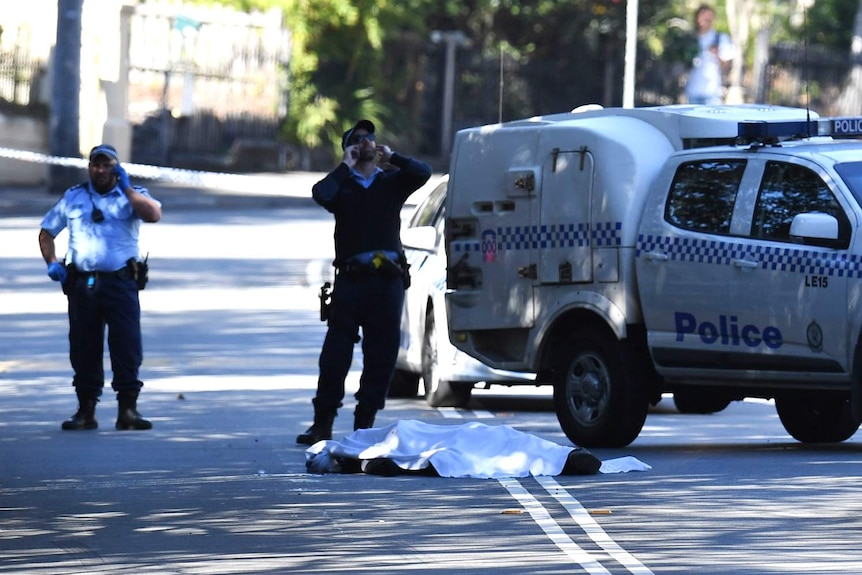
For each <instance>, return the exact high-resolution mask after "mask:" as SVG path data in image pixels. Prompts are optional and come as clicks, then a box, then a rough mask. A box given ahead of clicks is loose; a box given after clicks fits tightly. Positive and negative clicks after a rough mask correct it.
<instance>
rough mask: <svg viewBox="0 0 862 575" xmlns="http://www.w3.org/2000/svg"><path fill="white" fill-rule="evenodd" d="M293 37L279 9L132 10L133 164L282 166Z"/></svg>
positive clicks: (223, 167) (258, 168)
mask: <svg viewBox="0 0 862 575" xmlns="http://www.w3.org/2000/svg"><path fill="white" fill-rule="evenodd" d="M288 40H289V35H288V32H287V30H286V29H285V28H284V26H283V23H282V17H281V12H280V11H277V10H272V11H270V12H267V13H265V14H259V13H255V14H246V13H242V12H236V11H234V10H229V9H217V8H204V7H197V6H183V7H181V8H180V11H179V12H178V10H177V5H176V4H175V3H170V4H167V3H166V4H162V3H155V4H154V3H147V4H139V5H137V6H135V9H134V12H133V13H132V14H131V17H130V38H129V95H128V102H129V109H128V119H129V121H130V122H131V124H132V126H133V128H132V129H133V133H132V161H134V162H137V163H143V164H156V165H162V166H173V167H180V168H189V169H204V170H217V171H278V170H283V169H284V167H285V166H284V163H285V160H284V156H285V152H284V146H283V145H281V144H280V143H279V141H278V136H279V128H280V125H281V122H282V119H283V118H284V116H285V114H286V108H287V105H286V95H285V90H286V88H285V85H284V80H283V79H284V77H285V74H284V71H283V69H284V68H285V67H286V64H287V61H288V56H289V42H288Z"/></svg>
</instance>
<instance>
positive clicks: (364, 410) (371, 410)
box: [353, 403, 377, 431]
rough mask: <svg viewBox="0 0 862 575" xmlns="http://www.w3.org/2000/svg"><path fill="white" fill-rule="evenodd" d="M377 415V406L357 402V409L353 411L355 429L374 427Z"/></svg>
mask: <svg viewBox="0 0 862 575" xmlns="http://www.w3.org/2000/svg"><path fill="white" fill-rule="evenodd" d="M375 415H377V408H375V407H370V406H368V405H367V404H364V403H358V404H356V411H354V412H353V430H354V431H356V430H357V429H369V428H371V427H374V416H375Z"/></svg>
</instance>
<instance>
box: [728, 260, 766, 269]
mask: <svg viewBox="0 0 862 575" xmlns="http://www.w3.org/2000/svg"><path fill="white" fill-rule="evenodd" d="M733 265H734V266H736V267H738V268H742V269H744V270H750V269H754V268H756V267H758V266H759V265H760V264H758V263H757V262H752V261H750V260H733Z"/></svg>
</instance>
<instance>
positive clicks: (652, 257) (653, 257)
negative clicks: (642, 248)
mask: <svg viewBox="0 0 862 575" xmlns="http://www.w3.org/2000/svg"><path fill="white" fill-rule="evenodd" d="M644 257H645V258H646V259H648V260H649V261H651V262H666V261H667V260H668V259H669V258H668V255H667V254H665V253H662V252H647V253H645V254H644Z"/></svg>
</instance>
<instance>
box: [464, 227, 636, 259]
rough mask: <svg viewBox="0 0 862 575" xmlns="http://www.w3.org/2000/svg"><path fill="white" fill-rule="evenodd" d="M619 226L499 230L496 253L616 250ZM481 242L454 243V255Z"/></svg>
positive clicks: (468, 249)
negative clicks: (612, 248)
mask: <svg viewBox="0 0 862 575" xmlns="http://www.w3.org/2000/svg"><path fill="white" fill-rule="evenodd" d="M621 230H622V222H601V223H598V224H594V225H593V226H592V228H590V226H589V225H588V224H584V223H580V224H576V223H569V224H551V225H543V226H507V227H499V228H497V229H496V230H493V232H494V233H495V234H496V243H497V249H498V250H499V251H504V250H508V251H515V250H531V249H541V250H543V249H555V248H574V247H587V246H589V247H593V248H598V247H617V246H619V245H620V243H621V240H620V235H621ZM481 247H482V246H481V242H480V241H479V240H476V241H471V242H461V241H459V242H455V243H454V244H453V246H452V248H453V250H454V251H456V252H480V251H482V249H481Z"/></svg>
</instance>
